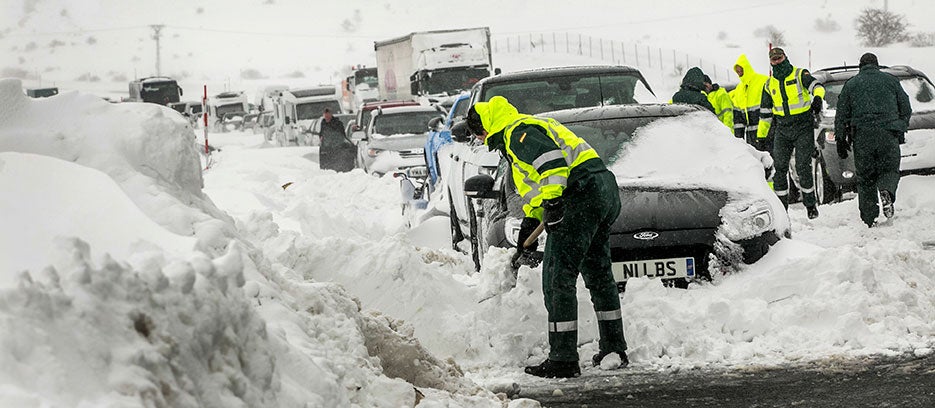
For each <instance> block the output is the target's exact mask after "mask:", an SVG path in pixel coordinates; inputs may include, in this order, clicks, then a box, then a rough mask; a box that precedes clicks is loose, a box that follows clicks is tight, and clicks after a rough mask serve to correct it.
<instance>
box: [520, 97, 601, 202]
mask: <svg viewBox="0 0 935 408" xmlns="http://www.w3.org/2000/svg"><path fill="white" fill-rule="evenodd" d="M519 116H520V117H519V118H517V119H516V120H514V121H513V122H512V123H510V124H509V125H507V127H506V128H504V130H503V139H504V143H505V150H506V153H507V155H508V156H509V160H510V165H511V167H512V175H513V182H514V184H516V191H517V193H519V195H520V196H522V197H523V200H524V201H525V203H524V204H523V212H524V213H525V214H526V216H527V217H532V218H536V219H540V220H541V219H542V209H541V208H540V207H541V206H542V201H543V200H550V199H553V198H557V197H560V196H561V195H562V192H563V191H564V190H565V187H566V186H567V185H568V176H569V175H570V173H571V170H572V169H574V168H575V167H577V166H578V165H580V164H581V163H583V162H585V161H587V160H590V159H593V158H596V157H598V155H597V151H595V150H594V148H592V147H591V146H590V145H588V143H587V142H585V141H584V139H582V138H580V137H578V136H576V135H575V134H574V133H573V132H572V131H570V130H568V128H566V127H565V126H563V125H562V124H560V123H558V122H557V121H555V120H554V119H551V118H537V117H534V116H529V115H519ZM524 125H527V126H524ZM529 126H534V127H529ZM517 129H521V131H520V132H515V131H516V130H517ZM535 129H541V130H544V131H545V133H544V136H546V137H548V138H550V139H551V142H552V144H553V145H554V148H553V149H541V148H540V149H539V150H538V152H540V153H539V154H538V156H537V157H536V158H535V159H534V160H531V161H530V162H527V161H524V160H522V159H520V157H519V156H518V155H517V153H516V150H517V149H521V148H522V146H520V144H523V143H529V142H532V140H530V141H529V142H527V140H526V138H527V137H534V138H541V137H543V134H542V133H540V132H538V131H535ZM540 142H541V141H540Z"/></svg>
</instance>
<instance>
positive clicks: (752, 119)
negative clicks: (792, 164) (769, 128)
mask: <svg viewBox="0 0 935 408" xmlns="http://www.w3.org/2000/svg"><path fill="white" fill-rule="evenodd" d="M734 72H736V73H737V76H738V77H740V83H739V84H737V87H736V88H734V90H733V91H730V93H729V95H730V98H731V101H733V102H734V107H735V108H736V109H737V111H736V112H735V113H734V116H735V117H734V119H736V120H737V125H736V127H735V128H734V129H735V133H734V134H735V135H737V134H738V133H740V134H741V135H743V136H744V138H745V139H746V140H747V143H749V144H750V145H752V146H753V147H755V148H756V149H757V150H760V151H764V152H769V151H771V150H772V138H770V137H766V138H763V139H757V137H756V131H757V127H758V126H759V124H760V101H761V99H762V97H763V87H764V86H765V85H766V81H767V80H769V77H768V76H766V75H763V74H760V73H758V72H756V71H754V70H753V66H752V65H750V61H749V60H748V59H747V56H746V55H745V54H740V56H739V57H737V62H736V63H734Z"/></svg>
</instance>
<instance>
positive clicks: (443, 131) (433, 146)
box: [425, 93, 471, 186]
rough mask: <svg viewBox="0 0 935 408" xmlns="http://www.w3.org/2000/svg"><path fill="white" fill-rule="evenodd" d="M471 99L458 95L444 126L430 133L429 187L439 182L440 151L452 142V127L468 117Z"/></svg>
mask: <svg viewBox="0 0 935 408" xmlns="http://www.w3.org/2000/svg"><path fill="white" fill-rule="evenodd" d="M470 99H471V95H470V94H469V93H463V94H461V95H458V96H457V97H456V98H455V100H454V104H452V105H451V108H450V109H449V110H448V116H447V117H445V122H444V126H441V127H439V128H438V129H437V130H432V131H430V132H429V137H428V139H426V141H425V164H426V166H427V167H428V170H429V186H434V185H435V183H437V182H438V176H439V171H438V149H439V148H441V147H442V146H444V145H446V144H448V143H451V142H452V140H451V126H452V125H453V124H454V123H455V121H456V120H458V119H461V118H464V117H465V116H467V111H468V108H470V106H471V104H470Z"/></svg>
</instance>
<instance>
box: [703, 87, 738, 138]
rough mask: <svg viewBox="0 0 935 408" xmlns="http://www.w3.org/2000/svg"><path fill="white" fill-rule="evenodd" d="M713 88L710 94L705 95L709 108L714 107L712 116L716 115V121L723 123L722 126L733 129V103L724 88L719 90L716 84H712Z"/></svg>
mask: <svg viewBox="0 0 935 408" xmlns="http://www.w3.org/2000/svg"><path fill="white" fill-rule="evenodd" d="M713 86H714V88H713V89H712V90H711V92H708V93H707V96H708V102H711V106H713V107H714V114H715V115H717V118H718V120H720V121H721V123H724V126H727V127H728V128H730V129H733V128H734V103H733V102H731V100H730V96H729V95H728V94H727V91H725V90H724V88H721V87H720V86H718V84H713Z"/></svg>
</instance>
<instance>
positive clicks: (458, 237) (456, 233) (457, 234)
mask: <svg viewBox="0 0 935 408" xmlns="http://www.w3.org/2000/svg"><path fill="white" fill-rule="evenodd" d="M448 219H449V221H450V225H451V249H454V250H455V251H460V249H459V248H458V243H459V242H461V241H464V234H462V233H461V225H460V222H458V213H457V212H456V211H455V205H454V199H453V198H452V197H451V190H450V189H449V190H448Z"/></svg>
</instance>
